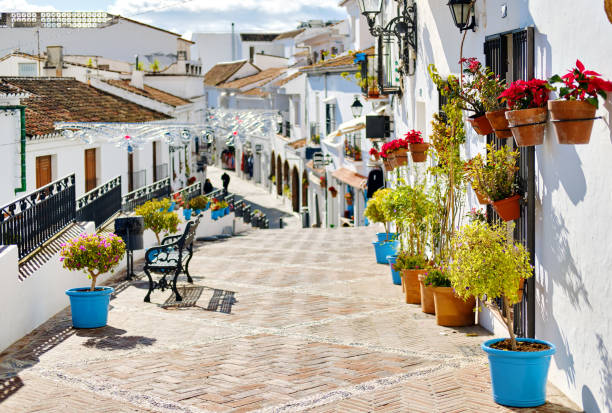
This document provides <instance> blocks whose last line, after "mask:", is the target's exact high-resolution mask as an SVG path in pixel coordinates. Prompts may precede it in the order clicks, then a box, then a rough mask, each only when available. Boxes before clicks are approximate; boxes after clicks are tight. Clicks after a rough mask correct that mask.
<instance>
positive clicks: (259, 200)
mask: <svg viewBox="0 0 612 413" xmlns="http://www.w3.org/2000/svg"><path fill="white" fill-rule="evenodd" d="M223 172H227V174H228V175H229V176H230V183H229V187H228V191H229V192H231V193H233V194H236V195H237V197H236V199H237V200H238V199H241V198H246V199H247V200H248V202H249V204H251V206H252V209H251V211H253V210H255V209H259V210H261V211H263V212H264V213H265V214H266V216H267V217H268V220H269V221H270V228H279V219H280V218H282V219H283V227H289V228H298V227H301V225H302V223H301V221H300V219H299V218H298V217H297V215H296V214H294V213H293V212H292V210H291V200H290V199H288V198H286V197H281V196H277V195H276V189H274V191H273V192H272V193H271V192H270V191H269V190H268V189H265V188H263V187H262V186H255V185H253V181H252V180H251V181H247V180H245V179H241V178H239V177H238V175H237V174H236V173H234V172H233V171H226V170H222V169H219V168H217V167H214V166H210V165H209V166H207V168H206V176H207V177H208V178H209V179H210V182H211V183H212V184H213V186H214V187H215V188H223V185H222V183H221V175H223ZM275 188H276V187H275Z"/></svg>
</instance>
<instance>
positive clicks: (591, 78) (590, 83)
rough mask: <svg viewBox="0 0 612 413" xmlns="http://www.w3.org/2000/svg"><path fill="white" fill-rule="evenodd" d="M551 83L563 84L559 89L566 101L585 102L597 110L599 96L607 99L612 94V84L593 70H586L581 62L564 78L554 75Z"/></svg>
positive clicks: (560, 94) (577, 62)
mask: <svg viewBox="0 0 612 413" xmlns="http://www.w3.org/2000/svg"><path fill="white" fill-rule="evenodd" d="M550 83H563V84H564V86H562V87H561V88H559V96H560V97H561V98H563V99H566V100H583V101H585V102H589V103H590V104H591V105H593V106H595V107H596V108H597V107H599V101H598V99H597V95H599V96H601V97H602V98H604V99H606V98H607V97H608V96H607V94H606V92H612V82H609V81H607V80H604V79H602V78H601V75H600V74H599V73H597V72H594V71H592V70H586V69H585V67H584V65H583V64H582V62H581V61H580V60H576V67H575V68H573V69H571V70H570V71H569V72H567V74H565V75H563V76H559V75H554V76H553V77H551V78H550Z"/></svg>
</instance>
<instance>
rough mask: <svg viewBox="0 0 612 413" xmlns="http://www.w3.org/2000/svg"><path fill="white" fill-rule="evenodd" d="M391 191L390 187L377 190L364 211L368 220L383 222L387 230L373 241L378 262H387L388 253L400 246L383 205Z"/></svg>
mask: <svg viewBox="0 0 612 413" xmlns="http://www.w3.org/2000/svg"><path fill="white" fill-rule="evenodd" d="M390 193H391V189H389V188H382V189H379V190H378V191H376V192H375V193H374V196H373V197H372V198H371V199H370V200H368V205H367V207H366V209H365V212H364V214H365V216H366V218H367V219H368V221H370V222H373V223H382V224H383V225H384V228H385V232H379V233H377V234H376V236H377V238H378V240H377V241H374V242H372V244H373V245H374V251H375V253H376V262H377V263H379V264H387V255H392V254H395V252H396V251H397V246H398V242H397V241H396V237H397V235H396V234H395V233H390V232H389V218H388V217H387V215H386V214H385V210H384V208H383V205H382V203H383V201H384V199H385V198H386V197H387V196H389V194H390Z"/></svg>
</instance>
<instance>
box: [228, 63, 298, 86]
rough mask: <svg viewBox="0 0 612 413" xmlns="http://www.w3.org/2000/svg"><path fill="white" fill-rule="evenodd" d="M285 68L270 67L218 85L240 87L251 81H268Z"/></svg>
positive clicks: (251, 82)
mask: <svg viewBox="0 0 612 413" xmlns="http://www.w3.org/2000/svg"><path fill="white" fill-rule="evenodd" d="M286 70H287V69H286V68H283V67H273V68H270V69H266V70H262V71H261V72H259V73H257V74H255V75H252V76H246V77H243V78H240V79H237V80H233V81H231V82H228V83H222V84H220V85H218V86H219V87H221V88H228V89H241V88H243V87H245V86H248V85H251V84H253V83H259V82H263V83H268V82H269V81H271V80H273V79H276V78H277V77H279V76H280V75H281V74H283V73H284V72H285V71H286Z"/></svg>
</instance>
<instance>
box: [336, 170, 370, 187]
mask: <svg viewBox="0 0 612 413" xmlns="http://www.w3.org/2000/svg"><path fill="white" fill-rule="evenodd" d="M332 176H333V177H334V178H336V179H338V180H340V181H342V182H344V183H345V184H347V185H350V186H352V187H353V188H363V187H364V186H365V183H366V180H367V178H366V177H365V176H363V175H359V174H358V173H357V172H353V171H351V170H350V169H346V168H338V169H336V170H335V171H334V172H333V173H332Z"/></svg>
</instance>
